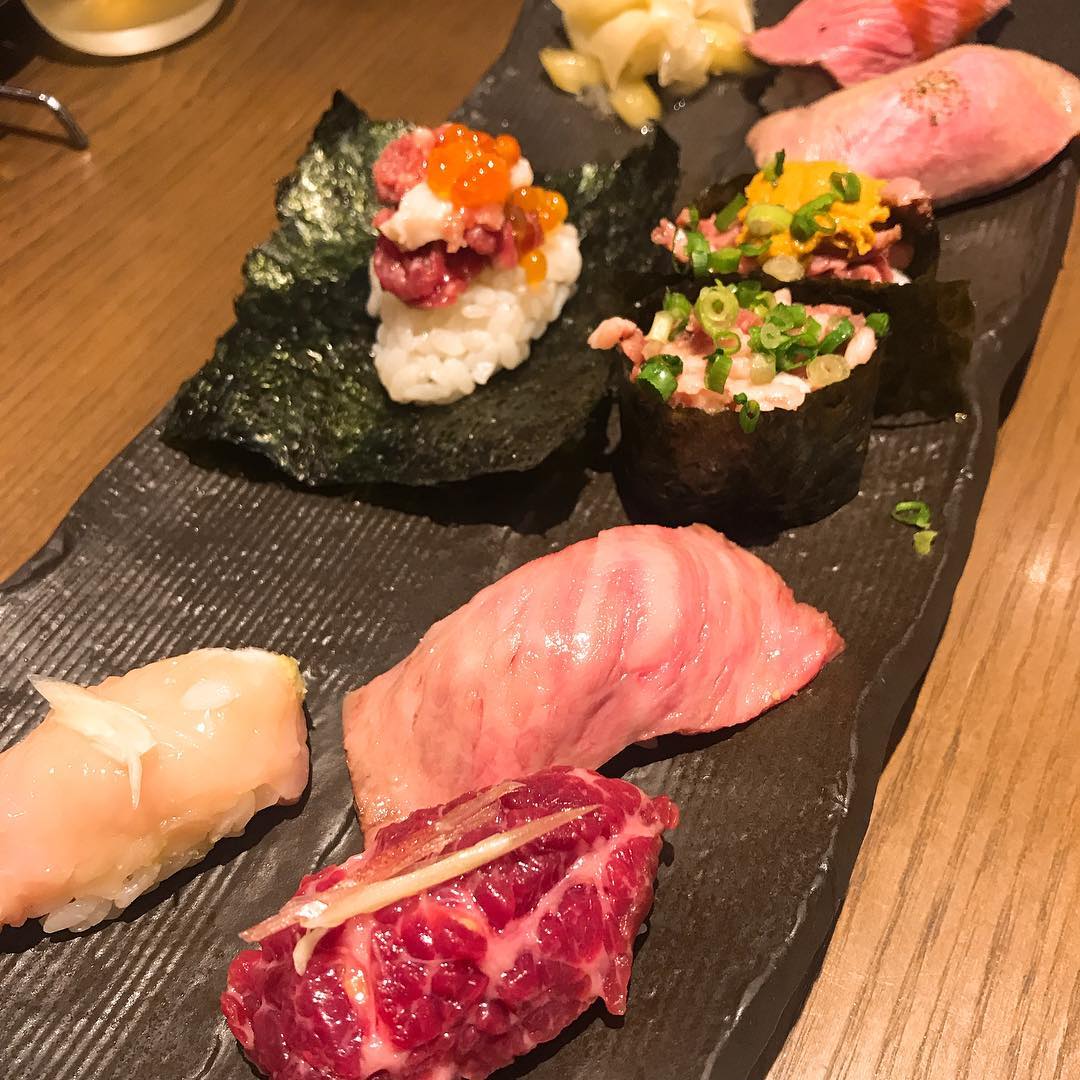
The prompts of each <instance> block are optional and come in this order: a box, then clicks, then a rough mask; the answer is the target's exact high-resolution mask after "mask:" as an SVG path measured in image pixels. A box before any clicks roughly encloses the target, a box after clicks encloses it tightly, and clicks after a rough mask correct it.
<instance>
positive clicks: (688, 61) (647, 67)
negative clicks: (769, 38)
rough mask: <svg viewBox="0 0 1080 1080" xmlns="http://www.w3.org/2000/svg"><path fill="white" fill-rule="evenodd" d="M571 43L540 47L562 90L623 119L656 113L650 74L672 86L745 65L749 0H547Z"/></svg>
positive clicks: (683, 88) (688, 87)
mask: <svg viewBox="0 0 1080 1080" xmlns="http://www.w3.org/2000/svg"><path fill="white" fill-rule="evenodd" d="M555 4H556V7H558V8H559V9H560V10H561V11H562V13H563V28H564V30H565V32H566V36H567V38H568V40H569V42H570V45H571V48H569V49H561V48H546V49H541V50H540V62H541V63H542V64H543V65H544V70H545V71H546V72H547V74H548V78H550V79H551V81H552V82H553V83H554V84H555V85H556V86H557V87H558V88H559V89H560V90H564V91H565V92H566V93H569V94H578V95H582V96H584V97H585V98H586V99H587V100H590V101H593V102H595V103H597V104H599V105H601V106H607V107H609V108H610V109H613V110H614V111H615V112H616V113H618V115H619V116H620V117H621V118H622V119H623V120H624V121H625V122H626V123H627V124H629V125H630V126H631V127H640V126H641V125H642V124H645V123H647V122H649V121H650V120H656V119H658V118H659V116H660V113H661V105H660V99H659V98H658V97H657V96H656V92H655V91H654V90H653V88H652V87H651V86H650V85H649V83H648V82H646V81H645V80H646V78H651V77H653V76H655V77H656V81H657V82H658V83H659V84H660V85H661V86H662V87H670V88H671V89H672V90H674V91H675V92H677V93H679V94H693V93H696V92H697V91H698V90H700V89H701V88H702V87H703V86H704V85H705V83H706V82H707V81H708V79H709V76H710V75H722V74H725V73H728V72H738V73H745V72H749V71H751V70H752V69H753V66H754V65H753V61H752V60H751V59H750V57H749V56H748V55H747V53H746V50H745V49H744V47H743V41H744V37H745V35H746V34H747V33H749V32H750V31H751V30H753V28H754V17H753V7H752V5H751V3H750V0H555Z"/></svg>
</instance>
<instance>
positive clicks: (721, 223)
mask: <svg viewBox="0 0 1080 1080" xmlns="http://www.w3.org/2000/svg"><path fill="white" fill-rule="evenodd" d="M746 201H747V200H746V196H745V195H744V194H743V193H742V192H741V191H740V192H739V194H738V195H736V196H735V198H734V199H732V200H731V202H729V203H728V204H727V206H725V207H724V209H723V210H720V211H718V212H717V214H716V217H714V218H713V224H714V225H715V226H716V231H717V232H723V231H724V230H725V229H730V228H731V226H732V225H734V224H735V219H736V218H737V217H738V216H739V211H740V210H741V209H742V208H743V207H744V206H745V205H746Z"/></svg>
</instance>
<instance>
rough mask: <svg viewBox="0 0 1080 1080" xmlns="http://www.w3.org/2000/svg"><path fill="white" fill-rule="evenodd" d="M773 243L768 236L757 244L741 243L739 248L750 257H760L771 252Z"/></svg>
mask: <svg viewBox="0 0 1080 1080" xmlns="http://www.w3.org/2000/svg"><path fill="white" fill-rule="evenodd" d="M771 244H772V241H771V240H770V239H769V237H767V236H766V237H765V239H764V240H759V241H758V242H757V243H756V244H741V245H740V247H739V250H740V251H741V252H742V253H743V254H744V255H745V256H746V257H747V258H749V259H760V258H761V256H762V255H767V254H768V253H769V247H770V245H771Z"/></svg>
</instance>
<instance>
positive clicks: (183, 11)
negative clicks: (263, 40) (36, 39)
mask: <svg viewBox="0 0 1080 1080" xmlns="http://www.w3.org/2000/svg"><path fill="white" fill-rule="evenodd" d="M25 3H26V6H27V8H28V9H29V11H30V14H31V15H33V16H34V18H35V19H37V21H38V22H39V23H41V25H42V26H43V27H44V28H45V29H46V30H47V31H48V32H49V33H50V34H51V35H52V36H53V37H54V38H56V40H57V41H60V42H62V43H63V44H65V45H70V46H71V48H73V49H78V50H79V51H80V52H85V53H93V54H94V55H96V56H133V55H135V54H137V53H144V52H152V51H153V50H154V49H163V48H165V46H166V45H172V44H173V43H174V42H177V41H180V40H182V39H183V38H186V37H188V36H189V35H190V34H194V33H195V31H196V30H201V29H202V28H203V27H204V26H205V25H206V24H207V23H208V22H209V21H210V20H211V19H212V18H213V17H214V16H215V15H216V14H217V12H218V9H219V8H220V7H221V5H222V3H223V0H25Z"/></svg>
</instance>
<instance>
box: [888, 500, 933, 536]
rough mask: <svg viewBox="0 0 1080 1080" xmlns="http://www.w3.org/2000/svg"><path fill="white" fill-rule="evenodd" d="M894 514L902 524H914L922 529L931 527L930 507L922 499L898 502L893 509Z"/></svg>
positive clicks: (895, 518) (894, 517)
mask: <svg viewBox="0 0 1080 1080" xmlns="http://www.w3.org/2000/svg"><path fill="white" fill-rule="evenodd" d="M892 516H893V519H894V520H896V521H899V522H900V524H901V525H914V526H916V527H917V528H920V529H928V528H930V507H929V506H928V505H927V504H926V503H924V502H923V501H922V500H921V499H911V500H909V501H907V502H898V503H897V504H896V505H895V506H894V507H893V509H892Z"/></svg>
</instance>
